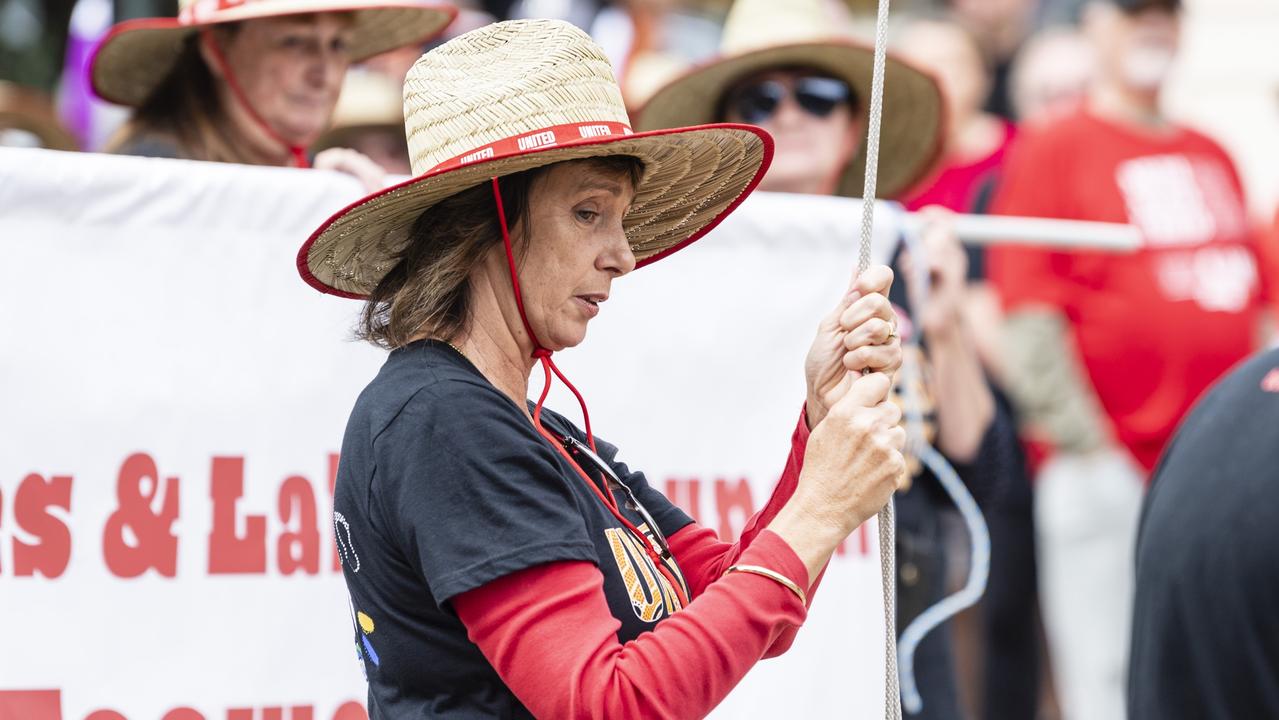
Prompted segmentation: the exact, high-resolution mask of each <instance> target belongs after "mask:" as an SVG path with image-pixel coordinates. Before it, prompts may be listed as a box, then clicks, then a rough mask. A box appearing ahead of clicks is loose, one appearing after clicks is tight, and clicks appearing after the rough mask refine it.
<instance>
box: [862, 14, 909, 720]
mask: <svg viewBox="0 0 1279 720" xmlns="http://www.w3.org/2000/svg"><path fill="white" fill-rule="evenodd" d="M888 2H889V0H879V14H878V17H877V18H876V21H875V70H874V75H873V76H872V78H871V86H870V117H869V122H868V124H867V128H866V136H867V137H866V180H865V183H864V185H863V187H864V189H863V191H862V237H861V254H860V255H859V257H858V260H857V274H858V275H861V274H862V273H864V272H866V269H867V268H868V267H870V246H871V232H872V229H873V227H874V224H875V185H876V181H877V180H878V171H879V126H880V120H881V119H882V117H883V114H884V61H885V54H886V52H887V49H888ZM895 522H896V521H895V520H894V517H893V501H892V499H889V501H888V504H887V505H885V506H884V509H883V510H880V511H879V566H880V577H881V578H882V579H883V583H884V717H885V718H887V720H900V719H901V716H902V706H901V694H900V692H899V691H898V684H897V683H898V679H897V557H896V552H895V548H894V546H893V544H894V542H895V540H894V537H893V536H894V523H895Z"/></svg>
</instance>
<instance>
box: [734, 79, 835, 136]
mask: <svg viewBox="0 0 1279 720" xmlns="http://www.w3.org/2000/svg"><path fill="white" fill-rule="evenodd" d="M787 96H790V97H792V98H794V100H795V104H796V105H798V106H799V109H801V110H803V111H804V112H806V113H808V114H809V115H812V116H813V117H819V118H824V117H826V116H827V115H830V114H831V112H833V111H834V110H835V108H837V107H839V106H840V105H851V104H852V99H853V91H852V89H851V88H849V87H848V83H846V82H844V81H843V80H837V79H835V78H833V77H825V76H820V75H805V76H801V77H798V78H795V80H794V82H792V83H785V82H782V81H780V80H760V81H757V82H750V83H746V84H744V85H741V86H740V87H738V88H737V89H736V90H734V91H733V92H732V93H731V94H730V95H729V97H728V101H727V103H726V104H725V107H726V108H727V109H728V110H731V111H733V112H735V113H736V114H737V116H738V117H739V118H741V119H742V121H743V122H746V123H749V124H751V125H758V124H759V123H762V122H765V121H767V120H768V119H769V118H771V117H773V115H775V114H777V108H778V107H780V106H781V104H782V101H784V100H785V99H786V97H787Z"/></svg>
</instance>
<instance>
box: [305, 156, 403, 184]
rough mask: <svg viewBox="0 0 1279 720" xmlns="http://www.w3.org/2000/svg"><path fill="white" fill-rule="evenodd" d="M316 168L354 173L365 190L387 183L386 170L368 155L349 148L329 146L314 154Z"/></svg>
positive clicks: (348, 173)
mask: <svg viewBox="0 0 1279 720" xmlns="http://www.w3.org/2000/svg"><path fill="white" fill-rule="evenodd" d="M314 167H315V169H316V170H336V171H338V172H344V173H346V174H347V175H354V176H355V179H357V180H359V181H360V183H361V184H362V185H364V191H365V192H370V193H372V192H377V191H378V190H381V189H382V188H385V187H386V185H387V181H386V178H387V176H386V171H385V170H383V169H382V166H381V165H378V164H377V163H375V162H373V160H372V159H371V158H369V156H368V155H365V154H364V153H361V152H357V151H355V150H352V149H350V148H329V149H328V150H322V151H320V153H319V154H318V155H316V156H315V163H314Z"/></svg>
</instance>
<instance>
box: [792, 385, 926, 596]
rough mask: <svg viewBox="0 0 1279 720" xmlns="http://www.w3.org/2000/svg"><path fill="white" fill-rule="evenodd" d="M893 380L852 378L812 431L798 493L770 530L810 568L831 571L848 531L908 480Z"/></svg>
mask: <svg viewBox="0 0 1279 720" xmlns="http://www.w3.org/2000/svg"><path fill="white" fill-rule="evenodd" d="M891 388H892V380H891V379H890V378H889V377H888V375H886V374H884V373H880V372H874V373H871V374H869V375H858V376H853V379H852V380H851V381H850V382H849V387H848V391H847V392H845V393H844V395H843V396H842V397H840V398H839V400H837V401H836V402H835V404H834V405H832V406H831V408H830V411H829V412H827V413H826V417H825V418H824V419H823V420H822V422H821V423H820V424H818V425H817V427H815V428H813V432H812V434H811V435H810V436H809V438H808V447H807V449H806V450H805V453H804V469H803V470H802V471H801V472H800V476H799V484H798V486H797V487H796V489H795V494H794V495H793V496H792V497H791V499H790V500H789V501H788V502H787V503H786V505H785V507H783V508H782V510H781V511H780V512H779V513H778V514H777V517H776V518H774V520H773V522H772V523H770V524H769V529H770V530H772V531H773V532H775V533H777V534H778V535H781V536H782V538H783V539H784V540H786V542H787V543H788V544H790V546H791V548H792V549H793V550H794V551H795V553H796V554H797V555H798V556H799V557H800V559H801V560H803V561H804V563H805V565H807V567H808V569H809V577H817V573H818V572H820V571H821V568H822V567H824V566H825V564H826V562H827V560H829V559H830V554H831V553H832V552H834V550H835V548H836V547H837V546H838V545H839V543H840V542H842V541H843V540H844V538H846V537H848V535H849V533H851V532H853V531H854V530H856V529H857V527H858V526H859V525H861V524H862V523H863V522H865V521H866V520H867V519H869V518H870V517H871V516H873V515H875V514H876V513H878V512H879V511H880V509H881V508H883V507H884V505H885V504H886V503H888V500H889V498H891V497H892V495H893V493H894V492H895V491H896V490H897V489H898V488H899V487H900V485H901V483H902V482H903V481H904V479H905V477H906V461H905V459H904V458H903V457H902V452H901V451H902V448H903V447H904V445H905V443H906V431H905V430H904V429H902V427H901V410H900V409H899V408H898V407H897V405H896V404H895V403H893V402H892V401H891V400H889V399H888V395H889V392H890V390H891Z"/></svg>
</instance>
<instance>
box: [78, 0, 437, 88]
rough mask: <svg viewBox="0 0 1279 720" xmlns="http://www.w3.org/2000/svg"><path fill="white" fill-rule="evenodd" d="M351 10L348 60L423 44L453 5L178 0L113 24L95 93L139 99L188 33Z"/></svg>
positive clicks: (95, 72) (100, 52) (99, 55)
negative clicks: (167, 11) (170, 7)
mask: <svg viewBox="0 0 1279 720" xmlns="http://www.w3.org/2000/svg"><path fill="white" fill-rule="evenodd" d="M314 13H350V14H351V16H352V18H353V23H352V26H351V39H350V45H349V48H350V53H351V60H352V61H353V62H359V61H361V60H364V59H365V58H369V57H372V56H374V55H377V54H379V53H383V52H386V51H387V50H392V49H394V48H397V47H401V46H404V45H410V44H413V43H418V42H425V41H427V40H429V39H430V38H431V37H433V36H435V35H437V34H438V33H439V32H440V31H442V30H443V29H444V28H445V26H447V25H448V24H449V22H451V21H452V20H453V17H454V15H455V14H456V13H457V11H456V9H454V8H452V7H449V6H447V5H433V4H429V3H425V2H421V1H420V0H179V2H178V16H177V17H176V18H141V19H137V20H127V21H125V22H122V23H119V24H118V25H116V26H114V27H112V28H111V31H110V32H109V33H107V36H106V37H105V38H103V40H102V42H101V43H99V45H98V48H97V50H96V51H95V52H94V56H93V61H92V64H91V67H90V77H91V79H92V82H93V89H94V91H95V92H96V93H97V94H98V95H99V96H101V97H102V98H103V99H105V100H109V101H111V102H113V103H119V104H121V105H129V106H134V107H136V106H138V105H141V104H142V103H143V102H144V101H145V100H146V99H147V97H149V96H150V95H151V93H152V92H153V91H154V90H155V89H156V88H157V87H159V85H160V83H161V82H162V81H163V80H164V78H165V77H166V76H167V75H168V74H169V71H170V70H172V69H173V65H174V63H176V62H177V60H178V58H179V57H180V55H181V53H182V46H183V43H184V42H185V41H186V39H187V37H188V36H190V35H191V34H192V33H194V32H197V31H199V30H201V29H202V28H207V27H210V26H213V25H219V24H223V23H232V22H240V21H244V20H258V19H261V18H270V17H281V16H285V15H310V14H314Z"/></svg>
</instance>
